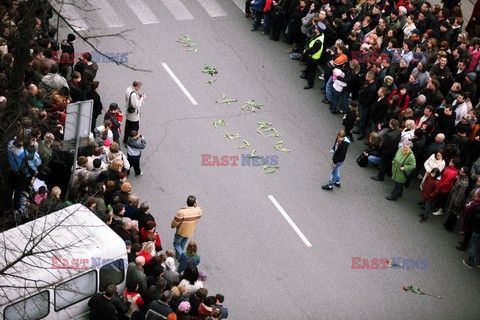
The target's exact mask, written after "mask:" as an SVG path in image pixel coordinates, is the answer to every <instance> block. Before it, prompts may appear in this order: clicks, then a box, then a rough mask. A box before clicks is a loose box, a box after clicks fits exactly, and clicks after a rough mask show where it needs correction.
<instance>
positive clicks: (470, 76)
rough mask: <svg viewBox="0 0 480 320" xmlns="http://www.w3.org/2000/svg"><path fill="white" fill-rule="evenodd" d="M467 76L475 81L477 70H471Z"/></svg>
mask: <svg viewBox="0 0 480 320" xmlns="http://www.w3.org/2000/svg"><path fill="white" fill-rule="evenodd" d="M467 77H468V79H470V81H475V79H477V74H476V73H475V72H469V73H468V74H467Z"/></svg>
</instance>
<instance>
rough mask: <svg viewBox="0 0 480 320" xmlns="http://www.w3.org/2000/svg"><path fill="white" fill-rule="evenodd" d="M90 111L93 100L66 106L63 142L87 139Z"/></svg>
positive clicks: (90, 118) (90, 119)
mask: <svg viewBox="0 0 480 320" xmlns="http://www.w3.org/2000/svg"><path fill="white" fill-rule="evenodd" d="M92 111H93V100H86V101H78V102H75V103H70V104H69V105H67V118H66V120H65V131H64V136H63V140H64V141H68V140H75V139H76V138H79V139H80V138H88V135H89V134H90V129H91V128H90V127H91V123H92ZM77 132H78V137H77Z"/></svg>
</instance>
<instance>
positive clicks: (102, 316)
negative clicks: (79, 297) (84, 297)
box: [88, 284, 117, 320]
mask: <svg viewBox="0 0 480 320" xmlns="http://www.w3.org/2000/svg"><path fill="white" fill-rule="evenodd" d="M116 294H117V286H116V285H114V284H109V285H108V286H107V287H106V289H105V294H102V293H95V294H94V295H93V296H92V297H91V298H90V300H88V306H89V307H90V319H92V320H117V310H116V308H115V305H114V304H113V303H112V299H113V297H114V296H115V295H116Z"/></svg>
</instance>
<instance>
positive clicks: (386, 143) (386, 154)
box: [370, 119, 402, 181]
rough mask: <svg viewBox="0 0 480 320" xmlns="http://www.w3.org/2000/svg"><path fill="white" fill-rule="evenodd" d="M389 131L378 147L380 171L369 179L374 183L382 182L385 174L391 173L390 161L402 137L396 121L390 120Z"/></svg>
mask: <svg viewBox="0 0 480 320" xmlns="http://www.w3.org/2000/svg"><path fill="white" fill-rule="evenodd" d="M388 126H389V128H390V129H389V131H388V132H387V134H385V135H384V136H383V142H382V144H381V146H380V151H381V156H380V158H381V159H380V171H379V172H378V175H376V176H373V177H370V178H371V179H373V180H375V181H383V180H384V179H385V174H386V173H389V172H391V171H392V160H393V157H394V156H395V153H396V152H397V150H398V143H399V142H400V138H401V136H402V131H401V130H400V129H399V128H398V121H397V120H396V119H392V120H390V122H389V124H388Z"/></svg>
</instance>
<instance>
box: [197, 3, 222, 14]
mask: <svg viewBox="0 0 480 320" xmlns="http://www.w3.org/2000/svg"><path fill="white" fill-rule="evenodd" d="M197 1H198V2H200V4H201V5H202V7H203V8H204V9H205V10H206V11H207V12H208V14H209V15H210V17H223V16H226V15H227V13H226V12H225V11H224V10H223V9H222V7H221V6H220V5H219V4H218V3H217V2H216V1H215V0H197Z"/></svg>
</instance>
